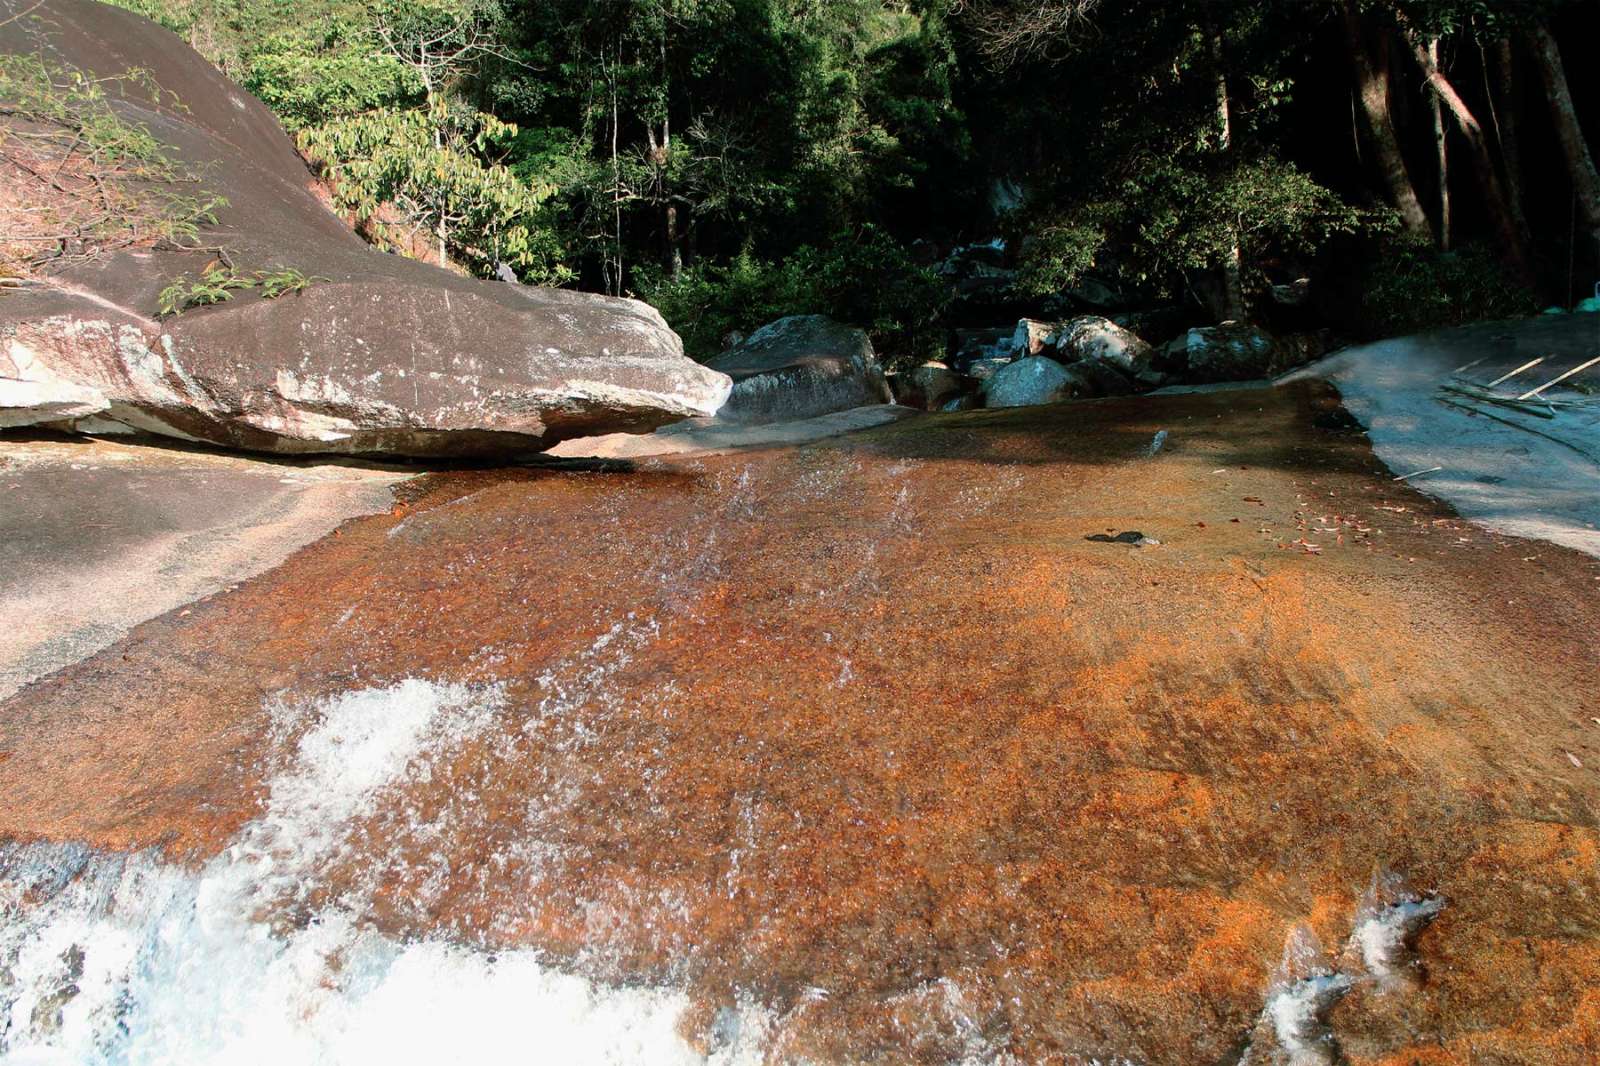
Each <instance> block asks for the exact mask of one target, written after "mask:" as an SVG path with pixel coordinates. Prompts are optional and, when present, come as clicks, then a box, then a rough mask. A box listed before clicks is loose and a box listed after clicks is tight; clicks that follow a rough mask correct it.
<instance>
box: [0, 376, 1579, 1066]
mask: <svg viewBox="0 0 1600 1066" xmlns="http://www.w3.org/2000/svg"><path fill="white" fill-rule="evenodd" d="M1329 402H1331V401H1330V399H1329V397H1327V396H1325V395H1323V394H1321V393H1318V392H1314V391H1310V390H1309V389H1308V388H1306V387H1297V388H1295V389H1293V390H1278V391H1274V392H1264V391H1263V392H1249V391H1243V392H1230V393H1218V394H1207V395H1191V396H1179V397H1167V398H1158V399H1156V400H1144V401H1132V400H1113V401H1099V402H1091V403H1079V404H1073V405H1070V406H1055V407H1041V408H1027V409H1021V410H1011V411H981V412H972V413H967V414H961V415H941V416H930V417H925V418H918V419H914V420H909V421H903V422H899V423H896V424H894V425H890V426H885V427H882V428H879V429H875V430H872V431H869V432H866V433H863V434H860V435H857V436H854V437H850V438H845V439H841V440H838V441H834V442H830V443H825V444H817V445H812V446H809V447H805V448H801V449H790V450H769V451H764V452H760V453H753V454H751V453H747V454H742V455H728V456H720V457H715V458H698V459H693V460H682V461H678V462H675V463H645V464H640V465H636V466H633V467H631V468H624V469H609V470H593V471H588V472H579V471H573V470H567V471H542V472H540V471H529V470H523V471H516V472H468V473H461V474H453V475H448V476H439V477H435V478H431V479H428V480H427V481H425V482H423V483H421V484H419V485H417V486H416V487H415V489H414V490H413V491H411V492H409V493H408V494H406V495H405V496H404V497H403V498H402V499H401V500H400V502H399V506H397V508H396V510H395V513H392V514H383V515H375V516H371V517H367V518H362V519H358V520H356V521H354V522H352V523H349V524H347V525H346V526H344V527H343V529H342V531H341V535H340V536H338V537H334V538H329V539H327V540H324V541H322V542H320V543H318V544H316V545H313V546H312V547H310V548H307V549H306V550H304V551H302V552H301V553H300V554H298V555H297V556H295V557H294V558H293V559H291V560H290V561H289V563H287V564H286V565H285V566H283V567H281V568H279V569H277V570H275V571H272V572H270V573H268V574H265V575H263V576H261V577H259V578H257V579H255V580H253V581H251V582H249V583H247V584H245V585H243V586H242V587H241V588H239V589H238V590H237V591H234V592H229V593H225V594H222V595H219V596H217V597H215V598H213V599H211V600H209V601H207V602H205V603H203V604H199V605H196V606H195V607H194V609H193V610H192V612H191V613H189V614H187V615H183V616H178V615H172V616H167V617H165V618H162V619H158V620H156V621H154V622H151V623H148V624H146V625H144V626H142V627H141V628H139V629H137V630H135V631H134V632H133V634H132V635H131V636H130V637H129V639H127V640H125V641H123V642H122V643H120V644H118V645H116V646H114V647H112V648H110V649H108V650H107V651H106V652H104V653H103V654H101V655H99V656H97V657H95V658H93V659H91V660H88V661H86V662H84V663H82V664H80V665H79V666H76V667H73V668H70V669H68V670H66V671H64V672H62V673H60V674H58V675H56V676H54V677H52V678H50V679H47V680H45V681H43V682H40V683H38V684H35V685H34V686H32V687H30V688H28V689H26V690H24V691H23V692H22V693H20V694H19V695H18V696H16V697H14V698H13V699H11V700H9V701H7V702H6V703H4V704H0V751H3V752H5V753H6V755H5V757H4V758H3V759H0V836H4V837H5V838H7V839H9V840H11V841H13V842H14V843H13V845H12V846H11V848H10V849H9V850H8V851H7V852H6V856H5V858H4V860H0V862H3V869H0V908H4V910H3V914H4V928H5V930H6V932H5V934H4V936H0V1015H3V1016H4V1017H5V1018H7V1019H9V1020H10V1021H9V1024H10V1025H11V1026H12V1028H10V1029H7V1030H5V1033H6V1035H5V1036H4V1037H0V1039H5V1040H8V1041H10V1043H9V1044H7V1045H5V1050H7V1051H14V1050H19V1049H22V1048H24V1047H37V1046H44V1047H49V1046H56V1047H59V1048H67V1047H79V1046H82V1045H81V1044H74V1043H72V1041H74V1040H80V1039H104V1040H105V1041H109V1042H110V1044H111V1045H112V1046H114V1047H116V1048H121V1049H127V1048H134V1049H137V1048H140V1047H143V1048H145V1049H147V1051H146V1052H145V1053H143V1054H142V1055H141V1054H138V1053H132V1052H130V1053H129V1054H128V1055H127V1057H128V1058H132V1059H139V1058H141V1057H144V1058H147V1059H160V1058H161V1057H162V1052H163V1051H166V1050H170V1049H172V1048H174V1047H176V1048H179V1049H180V1050H181V1051H186V1052H188V1054H184V1055H180V1056H178V1057H183V1058H187V1059H189V1060H191V1061H202V1060H204V1058H205V1057H206V1056H205V1055H204V1054H201V1053H199V1052H198V1051H196V1049H199V1051H204V1049H205V1048H212V1047H224V1046H227V1045H226V1040H228V1039H230V1038H231V1034H234V1033H236V1032H238V1031H240V1029H241V1027H242V1028H243V1030H244V1031H247V1032H255V1033H258V1034H261V1037H260V1038H261V1040H262V1041H263V1043H262V1044H261V1045H260V1046H264V1047H282V1048H285V1049H286V1051H285V1055H286V1056H287V1057H289V1058H296V1057H307V1056H308V1055H309V1056H310V1057H316V1054H318V1053H319V1051H320V1049H329V1048H331V1049H334V1051H332V1052H327V1053H326V1054H325V1057H328V1058H332V1059H334V1060H339V1059H340V1055H341V1054H342V1055H344V1060H348V1059H349V1058H350V1057H352V1056H353V1055H354V1052H352V1051H350V1049H352V1048H356V1049H361V1048H368V1047H371V1048H378V1049H380V1050H382V1051H383V1052H384V1053H385V1054H386V1055H387V1056H388V1057H390V1058H393V1060H394V1061H413V1060H416V1059H417V1058H418V1057H420V1056H423V1055H426V1054H427V1053H429V1052H430V1051H431V1050H437V1045H436V1044H432V1043H429V1041H430V1040H433V1039H437V1038H438V1034H440V1033H444V1034H449V1033H459V1034H462V1039H463V1041H469V1038H470V1041H487V1040H489V1039H490V1038H491V1037H494V1036H497V1034H501V1033H503V1032H504V1029H505V1023H504V1022H503V1021H497V1020H496V1018H497V1014H496V1012H497V1011H502V1010H503V1011H504V1013H505V1015H508V1016H509V1015H512V1014H514V1013H515V1010H514V1007H513V1004H526V1003H531V1004H534V1006H533V1007H531V1008H529V1009H530V1010H532V1011H534V1012H535V1016H536V1017H538V1018H540V1019H545V1021H541V1022H539V1031H540V1032H546V1031H548V1032H550V1033H552V1034H554V1035H552V1036H551V1037H550V1040H551V1041H553V1042H554V1043H553V1044H552V1046H555V1047H558V1048H573V1049H577V1050H576V1051H573V1052H572V1053H571V1054H568V1055H564V1056H563V1055H559V1054H558V1055H556V1056H555V1057H556V1059H557V1060H559V1061H607V1058H606V1056H610V1057H611V1058H610V1061H618V1062H622V1061H663V1060H664V1061H695V1060H705V1059H709V1060H710V1061H717V1062H733V1061H759V1062H818V1063H855V1062H862V1061H882V1062H894V1063H901V1062H905V1063H913V1062H914V1063H923V1062H927V1063H948V1062H977V1063H985V1062H994V1063H1007V1062H1067V1063H1082V1064H1086V1063H1090V1062H1100V1063H1110V1062H1117V1063H1138V1064H1158V1063H1161V1064H1164V1063H1220V1062H1235V1063H1236V1062H1241V1061H1248V1062H1250V1063H1252V1064H1261V1063H1295V1064H1301V1063H1321V1062H1339V1063H1346V1062H1347V1063H1353V1064H1384V1066H1393V1064H1398V1063H1409V1062H1413V1061H1420V1062H1428V1063H1436V1062H1437V1063H1482V1062H1495V1063H1502V1062H1512V1063H1541V1064H1542V1063H1561V1064H1566V1063H1570V1064H1573V1066H1576V1064H1579V1063H1585V1062H1588V1061H1592V1058H1593V1054H1592V1052H1593V1049H1594V1047H1595V1046H1596V1041H1597V1040H1600V1031H1597V1024H1600V1023H1597V1019H1600V1015H1597V1013H1596V1007H1595V1000H1594V992H1593V990H1594V989H1595V988H1597V987H1600V909H1597V908H1596V906H1595V899H1596V893H1597V892H1600V878H1597V873H1596V871H1597V858H1600V838H1597V833H1596V830H1595V825H1596V817H1595V815H1596V800H1597V798H1600V792H1597V785H1596V781H1595V777H1594V772H1595V771H1594V769H1593V768H1594V767H1595V766H1597V765H1600V742H1597V737H1600V727H1597V726H1596V725H1595V724H1594V723H1593V722H1592V721H1590V719H1589V710H1591V709H1592V708H1594V707H1595V706H1600V690H1597V685H1600V682H1597V680H1596V679H1597V678H1600V669H1597V667H1600V652H1597V651H1596V649H1595V647H1594V645H1593V641H1592V639H1591V638H1590V634H1592V632H1594V629H1595V626H1596V625H1597V624H1600V617H1597V615H1600V604H1597V598H1596V597H1595V595H1594V591H1593V589H1594V578H1595V573H1594V569H1593V562H1592V560H1589V559H1588V558H1586V557H1583V556H1579V555H1576V554H1573V553H1568V552H1565V551H1563V550H1561V549H1558V548H1553V547H1550V546H1545V545H1530V544H1529V543H1527V542H1520V541H1515V540H1511V539H1508V538H1502V537H1498V536H1496V535H1494V534H1491V533H1488V532H1485V531H1483V530H1482V529H1479V528H1477V527H1474V526H1470V525H1467V524H1465V523H1462V522H1459V521H1457V520H1455V519H1454V518H1452V517H1451V516H1449V515H1448V514H1446V513H1444V512H1442V511H1441V510H1439V509H1438V508H1437V507H1436V506H1435V505H1433V504H1430V503H1429V502H1428V501H1427V500H1426V499H1425V498H1423V497H1421V496H1418V495H1416V494H1414V493H1413V492H1412V490H1410V489H1409V488H1407V487H1406V486H1405V485H1404V484H1397V483H1395V482H1394V481H1393V480H1392V475H1391V474H1390V473H1389V472H1387V471H1384V470H1382V469H1381V468H1379V467H1377V466H1376V465H1375V464H1374V462H1373V460H1372V458H1371V455H1370V453H1369V452H1368V451H1367V449H1366V445H1365V442H1364V439H1363V438H1362V437H1361V436H1360V435H1359V434H1353V433H1350V432H1349V431H1347V430H1332V429H1327V430H1325V429H1318V428H1315V427H1316V423H1317V422H1318V420H1319V419H1318V406H1319V405H1323V404H1327V403H1329ZM1161 431H1165V432H1166V436H1165V437H1164V438H1162V444H1161V446H1160V447H1159V448H1155V447H1153V443H1154V441H1155V440H1156V438H1157V434H1158V433H1160V432H1161ZM1236 520H1237V521H1236ZM1131 530H1138V531H1141V532H1142V533H1143V534H1144V535H1145V536H1144V541H1148V542H1150V543H1144V542H1143V541H1141V542H1133V541H1130V540H1127V539H1125V538H1124V539H1119V536H1120V535H1121V534H1123V533H1126V532H1127V531H1131ZM1090 537H1098V538H1099V539H1094V540H1091V539H1088V538H1090ZM1157 542H1158V543H1157ZM118 945H121V946H120V947H119V946H118ZM191 947H192V948H193V950H189V949H190V948H191ZM119 952H120V953H121V954H119ZM196 958H198V959H202V960H205V961H203V962H201V963H199V964H197V967H196V968H195V969H193V970H189V971H185V977H186V979H188V980H190V981H191V982H193V984H192V985H170V984H169V985H163V984H162V981H163V980H164V977H163V976H162V975H165V974H167V973H168V972H169V970H168V969H164V968H170V967H177V966H178V963H177V961H176V960H178V959H185V960H189V959H196ZM141 959H143V960H147V962H143V963H142V962H138V961H137V960H141ZM128 960H135V961H128ZM74 973H78V974H79V976H72V975H73V974H74ZM7 975H9V976H7ZM18 975H21V976H20V977H19V976H18ZM205 975H216V976H217V978H218V979H217V980H216V982H215V991H214V992H209V993H207V994H208V995H212V996H213V997H214V998H212V999H210V1000H204V1001H191V1000H184V999H182V998H181V997H178V998H174V996H175V993H166V994H163V993H162V992H161V991H160V989H161V988H163V987H169V988H189V987H195V988H198V987H199V986H200V985H201V984H202V982H203V977H204V976H205ZM7 982H9V983H7ZM69 986H75V987H76V989H77V991H75V992H69V991H68V987H69ZM206 987H210V986H209V985H208V986H206ZM107 989H110V990H112V991H106V990H107ZM116 990H126V994H122V993H120V992H117V991H116ZM429 996H432V997H434V998H432V999H429V998H428V997H429ZM86 997H87V998H86ZM164 997H165V998H164ZM519 997H520V998H519ZM185 1002H202V1004H203V1005H202V1006H201V1007H198V1008H186V1009H190V1010H191V1014H189V1015H183V1014H182V1013H174V1012H178V1011H179V1007H178V1004H180V1003H185ZM424 1002H426V1003H428V1004H429V1006H428V1007H427V1008H426V1022H427V1032H426V1033H424V1032H422V1025H421V1023H420V1022H419V1021H418V1020H417V1016H418V1015H419V1014H423V1013H425V1012H424V1008H423V1007H422V1006H420V1004H423V1003H424ZM95 1004H101V1005H104V1004H112V1006H109V1007H107V1006H94V1005H95ZM106 1011H109V1012H110V1015H109V1016H110V1017H112V1018H113V1019H116V1018H120V1019H122V1022H118V1023H115V1024H109V1023H108V1024H106V1025H105V1026H104V1027H101V1028H97V1026H101V1025H102V1022H100V1021H95V1019H97V1018H98V1019H102V1020H103V1019H104V1018H106V1017H107V1016H108V1015H107V1014H106V1013H105V1012H106ZM58 1014H59V1016H60V1017H59V1020H58V1019H57V1015H58ZM197 1018H198V1019H219V1018H220V1019H224V1021H223V1022H221V1023H218V1024H216V1025H215V1026H214V1027H213V1028H212V1029H209V1030H201V1031H196V1035H193V1036H185V1037H184V1038H183V1039H184V1040H188V1041H191V1042H189V1043H173V1042H166V1043H162V1042H160V1039H165V1038H160V1034H163V1033H164V1034H167V1036H168V1037H170V1038H171V1040H173V1041H176V1040H177V1039H178V1037H177V1036H176V1035H175V1034H180V1033H188V1032H190V1031H191V1030H192V1029H194V1026H195V1024H196V1021H195V1020H196V1019H197ZM285 1018H287V1019H292V1020H293V1024H290V1023H288V1022H283V1023H281V1024H280V1020H281V1019H285ZM163 1019H165V1020H163ZM207 1024H209V1022H208V1023H207ZM252 1027H255V1028H252ZM278 1032H283V1033H288V1034H290V1035H292V1036H294V1038H295V1039H299V1040H303V1041H305V1042H304V1043H300V1044H294V1043H287V1042H286V1043H279V1044H274V1043H272V1039H275V1038H272V1037H271V1034H273V1033H278ZM96 1033H100V1034H103V1035H102V1036H101V1037H94V1036H93V1034H96ZM616 1033H622V1034H624V1035H623V1036H622V1037H617V1036H615V1034H616ZM15 1034H30V1035H27V1036H26V1037H25V1038H24V1037H22V1036H18V1035H15ZM84 1034H90V1035H89V1036H84ZM411 1034H416V1035H415V1039H414V1040H408V1039H407V1037H408V1036H409V1035H411ZM430 1034H431V1035H430ZM526 1039H528V1040H532V1039H533V1038H532V1037H527V1038H526ZM284 1040H286V1041H287V1040H288V1037H284ZM618 1040H623V1041H625V1042H626V1041H631V1043H625V1045H619V1044H618ZM205 1041H212V1043H205ZM470 1041H469V1042H468V1043H466V1044H464V1045H463V1046H467V1047H469V1048H472V1049H475V1050H476V1051H478V1052H479V1053H480V1057H482V1056H484V1055H487V1056H488V1057H493V1056H492V1055H490V1054H489V1053H488V1052H485V1051H484V1050H483V1049H484V1048H485V1047H486V1046H487V1045H486V1044H485V1043H483V1042H477V1043H472V1042H470ZM141 1042H143V1043H141ZM196 1042H198V1043H196ZM530 1046H531V1045H530ZM619 1047H620V1050H619ZM150 1049H153V1050H150ZM307 1049H310V1050H309V1051H308V1050H307ZM111 1057H116V1056H111Z"/></svg>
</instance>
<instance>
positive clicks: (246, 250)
mask: <svg viewBox="0 0 1600 1066" xmlns="http://www.w3.org/2000/svg"><path fill="white" fill-rule="evenodd" d="M13 7H15V8H16V11H15V14H14V17H10V18H5V19H0V49H4V50H5V51H7V52H18V53H35V52H37V53H39V54H41V55H43V56H45V57H46V58H47V59H48V60H49V61H51V62H54V63H59V64H63V65H64V66H65V67H66V68H67V69H69V70H79V71H82V72H84V74H85V75H86V76H95V77H101V78H107V77H120V76H125V75H127V74H128V72H129V71H132V70H138V71H140V72H141V77H140V78H139V79H136V80H132V81H128V82H126V83H122V84H120V85H119V92H118V93H116V94H112V97H111V100H112V106H113V107H114V108H116V109H117V110H118V111H119V113H121V114H123V115H124V117H126V118H128V119H130V120H131V121H136V122H138V123H139V124H141V125H143V126H145V127H147V128H148V129H149V131H150V133H151V134H152V135H153V136H155V137H156V138H157V139H158V140H160V141H161V142H162V143H164V144H166V145H168V146H170V149H171V154H172V155H173V157H174V158H175V160H176V161H177V162H178V163H179V164H181V165H182V166H183V167H184V168H186V171H191V172H193V173H194V174H195V175H196V176H197V182H198V185H199V186H200V187H201V188H203V189H204V190H205V192H206V194H207V195H209V196H222V197H225V198H226V200H227V205H226V206H224V207H221V208H219V209H218V211H217V219H218V225H217V226H215V227H208V228H206V229H205V230H204V240H203V241H202V242H201V243H204V244H205V245H206V247H205V248H204V249H195V250H184V249H180V248H175V247H170V246H165V247H154V248H145V249H133V250H126V251H120V252H116V253H114V254H107V255H103V256H100V257H98V258H94V259H90V260H88V261H86V262H81V263H78V264H76V265H73V266H71V267H69V268H67V269H65V270H62V271H58V272H55V273H52V274H51V275H50V278H49V283H48V284H46V285H41V286H39V287H37V288H34V289H30V290H27V291H22V292H9V291H8V292H7V293H6V294H5V295H3V296H0V379H6V380H5V381H4V382H3V384H0V427H4V426H8V425H9V426H18V425H30V424H44V423H48V424H51V425H59V426H62V427H64V428H72V427H74V426H77V425H80V424H81V420H82V419H85V418H90V417H92V418H94V419H95V420H96V421H95V423H94V424H96V425H103V424H104V422H105V421H107V420H112V421H114V422H117V423H121V424H123V425H126V426H131V427H133V428H135V429H138V430H141V431H144V432H149V433H156V434H161V435H164V436H172V437H178V438H180V439H184V440H200V441H206V442H209V443H213V444H221V445H225V446H228V447H235V448H243V449H250V450H256V451H269V452H289V453H308V452H318V453H385V454H399V455H411V456H440V455H483V454H502V455H503V454H508V453H517V452H533V451H538V450H540V449H542V448H544V447H547V446H549V445H550V444H553V443H555V442H556V441H558V440H561V439H565V438H568V437H574V436H584V435H589V434H595V433H605V432H612V431H620V430H626V431H633V432H644V431H648V430H650V429H652V428H654V427H656V426H659V425H663V424H666V423H669V422H673V421H676V420H678V419H681V418H686V417H692V416H697V415H700V416H703V415H710V414H712V413H714V412H715V411H716V409H717V408H718V407H719V406H720V405H721V403H722V401H723V400H724V399H725V398H726V397H727V394H728V389H729V387H730V383H729V381H728V379H727V378H726V377H724V376H723V375H721V374H718V373H716V372H715V371H712V370H708V369H706V368H704V367H702V366H699V365H698V364H696V363H694V362H693V361H692V360H690V359H688V358H686V357H685V356H684V354H683V348H682V344H681V342H680V340H679V338H678V336H677V335H676V334H675V333H674V332H673V331H672V330H671V329H669V328H668V327H667V324H666V323H665V322H664V321H663V320H662V319H661V316H660V315H659V314H657V313H656V312H655V311H654V310H653V309H652V308H650V307H649V306H647V305H645V304H642V303H639V302H638V301H634V300H622V299H612V298H609V297H604V296H597V295H594V294H588V293H576V292H565V291H559V290H551V289H536V288H526V287H522V286H516V285H506V284H503V283H500V282H488V281H476V280H473V279H471V278H465V277H461V276H458V275H456V274H453V273H451V272H449V271H446V270H442V269H439V268H436V267H431V266H428V265H426V264H423V263H419V262H416V261H413V260H407V259H402V258H399V257H397V256H393V255H386V254H383V253H381V252H379V251H377V250H376V249H374V248H372V247H371V246H369V245H367V244H366V243H365V242H363V241H362V240H361V239H360V238H359V237H357V236H356V235H355V234H354V233H353V232H352V231H351V230H350V228H349V227H348V226H346V225H345V224H344V222H342V221H341V220H340V219H338V218H337V217H335V216H334V215H333V214H332V213H331V212H330V211H328V210H327V209H326V208H325V207H324V206H323V205H322V203H321V202H320V201H319V200H318V199H317V197H316V196H315V195H314V193H313V192H312V188H311V186H312V184H313V182H312V176H311V174H310V172H309V171H308V170H307V169H306V166H305V164H304V163H303V162H302V160H301V159H300V157H299V155H298V154H297V153H296V151H295V149H294V146H293V145H292V144H291V143H290V141H289V138H288V137H287V136H286V135H285V134H284V132H283V130H282V129H281V128H279V126H278V124H277V122H276V121H275V120H274V119H273V117H272V115H271V113H270V112H269V111H268V110H267V109H266V107H265V106H264V105H262V104H261V103H260V101H258V100H256V99H255V98H253V97H251V96H250V95H249V94H248V93H246V92H245V91H244V90H242V89H241V88H239V87H238V86H237V85H235V84H233V83H232V82H231V81H229V80H228V79H227V78H225V77H224V76H223V75H222V74H220V73H218V72H217V70H216V69H215V68H213V67H212V66H211V65H210V64H209V63H207V62H206V61H205V60H204V59H202V58H201V57H200V56H199V55H198V54H196V53H195V52H194V51H193V50H192V49H190V48H189V47H188V46H187V45H185V44H184V43H182V42H181V41H180V40H179V39H178V38H177V37H176V36H174V35H173V34H171V33H170V32H168V31H166V30H164V29H161V28H159V27H157V26H156V25H154V24H153V23H151V22H149V21H147V20H145V19H142V18H139V17H138V16H135V15H133V14H131V13H129V12H126V11H123V10H119V9H117V8H113V7H111V6H109V5H105V4H97V3H91V2H89V0H46V2H44V3H42V4H31V5H13ZM219 265H221V266H225V267H226V268H227V269H229V270H232V271H235V272H236V273H240V274H242V275H245V276H250V275H252V274H254V273H255V272H270V271H281V270H294V271H298V272H299V273H300V275H302V276H304V277H305V278H306V279H308V280H309V281H310V284H309V286H308V287H306V288H305V289H304V291H303V292H299V293H297V294H290V295H284V296H279V297H278V298H276V299H272V300H267V299H264V298H263V297H262V296H261V294H260V292H259V291H257V290H252V289H242V290H238V291H235V292H234V293H233V296H232V298H231V299H230V300H228V301H227V302H226V303H221V304H217V305H214V306H203V307H197V308H194V309H191V310H188V311H185V312H183V313H182V314H180V315H177V316H175V317H168V318H160V319H158V318H157V311H158V308H159V306H160V299H159V296H160V293H161V292H162V290H163V289H165V288H166V287H167V286H168V285H170V284H172V283H173V282H174V281H175V280H177V279H179V278H182V277H189V278H194V277H198V276H199V275H200V274H202V273H203V272H204V270H205V269H206V268H208V267H216V266H219Z"/></svg>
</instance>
